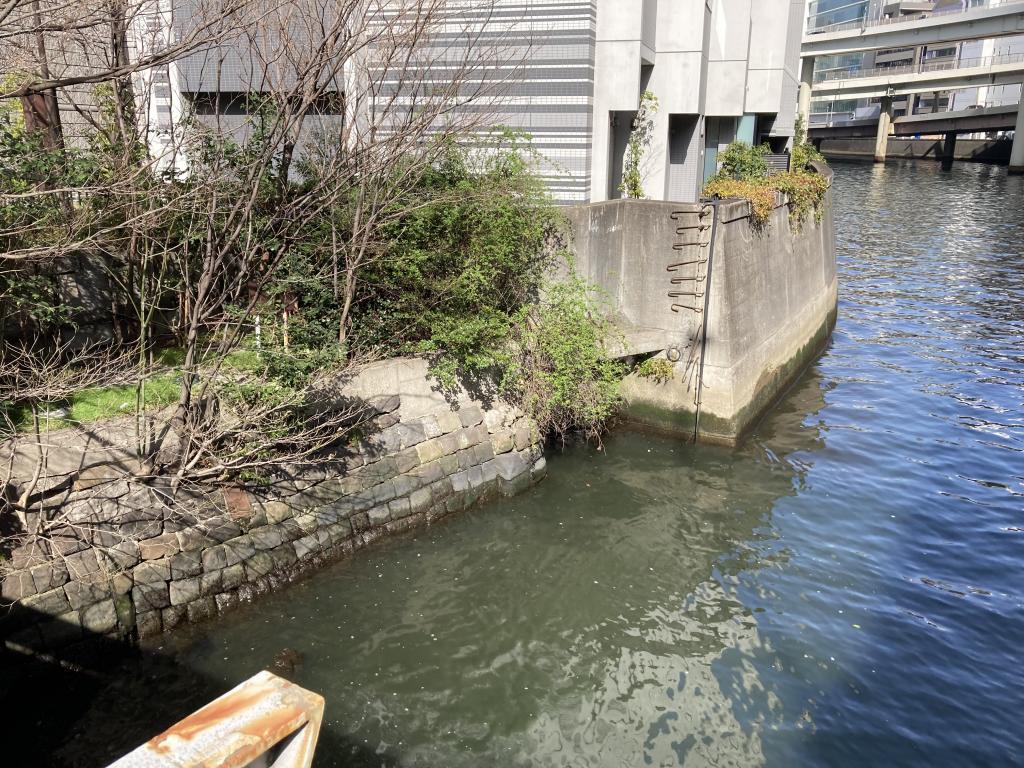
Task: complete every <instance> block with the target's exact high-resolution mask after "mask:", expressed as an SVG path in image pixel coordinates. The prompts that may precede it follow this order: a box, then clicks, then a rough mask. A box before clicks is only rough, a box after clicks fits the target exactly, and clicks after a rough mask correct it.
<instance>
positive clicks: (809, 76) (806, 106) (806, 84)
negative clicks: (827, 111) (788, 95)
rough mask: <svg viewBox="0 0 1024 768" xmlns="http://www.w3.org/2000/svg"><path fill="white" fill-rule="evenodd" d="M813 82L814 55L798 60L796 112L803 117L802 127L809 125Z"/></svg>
mask: <svg viewBox="0 0 1024 768" xmlns="http://www.w3.org/2000/svg"><path fill="white" fill-rule="evenodd" d="M813 84H814V57H813V56H805V57H804V58H803V59H801V60H800V99H799V103H798V106H797V114H798V115H799V116H800V117H802V118H803V119H804V128H805V129H807V128H810V127H811V86H812V85H813Z"/></svg>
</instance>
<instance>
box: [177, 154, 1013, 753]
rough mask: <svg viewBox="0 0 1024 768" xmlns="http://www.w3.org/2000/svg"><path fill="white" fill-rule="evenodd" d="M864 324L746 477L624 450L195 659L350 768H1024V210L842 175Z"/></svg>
mask: <svg viewBox="0 0 1024 768" xmlns="http://www.w3.org/2000/svg"><path fill="white" fill-rule="evenodd" d="M836 190H837V205H838V217H837V232H838V236H839V238H840V241H839V249H840V259H841V265H840V268H841V281H842V282H841V306H840V320H839V325H838V328H837V331H836V335H835V338H834V341H833V344H832V346H831V347H830V349H829V350H828V351H827V352H826V353H825V355H824V356H823V358H822V359H821V360H820V361H819V362H818V363H817V364H816V365H815V366H814V368H813V370H811V371H810V372H809V373H808V374H807V375H806V376H805V377H804V378H803V379H802V380H801V382H800V383H799V384H798V385H797V386H796V387H795V388H794V389H793V391H791V392H790V393H789V394H788V395H787V396H786V398H785V400H784V401H783V402H782V403H781V404H780V405H779V407H778V408H776V409H775V410H774V411H773V412H772V414H771V415H770V416H769V417H768V418H767V419H766V420H765V422H764V423H763V424H762V425H761V426H760V427H759V429H758V430H757V433H756V435H755V436H754V437H753V438H752V439H751V440H750V441H748V443H747V444H746V445H745V446H743V447H742V448H741V449H738V450H735V451H727V450H722V449H715V448H701V449H698V450H693V449H691V448H689V447H687V446H684V445H680V444H677V443H674V442H671V441H668V440H664V439H661V438H654V437H648V436H643V435H635V434H621V435H617V436H616V437H614V438H613V439H611V440H609V442H608V444H607V446H606V450H605V451H604V452H598V451H595V450H593V449H578V450H574V451H570V452H568V453H566V454H564V455H556V456H554V457H552V459H551V464H550V469H551V471H550V475H549V478H548V479H547V480H546V481H545V482H544V483H543V484H542V485H541V486H540V487H539V488H537V489H535V490H533V491H531V492H530V493H528V494H526V495H524V496H522V497H519V498H516V499H513V500H509V501H505V502H502V503H498V504H494V505H491V506H488V507H486V508H483V509H480V510H476V511H474V512H472V513H469V514H465V515H462V516H458V517H456V518H455V519H453V520H451V521H449V522H447V523H444V524H442V525H438V526H435V527H433V528H430V529H427V530H423V531H419V532H415V533H413V534H410V535H408V536H405V537H401V538H397V539H394V540H391V541H389V542H385V543H383V544H382V545H381V546H378V547H376V548H373V549H372V550H371V551H367V552H362V553H360V555H359V556H358V557H356V558H354V559H352V560H351V561H349V562H345V563H342V564H339V565H338V566H336V567H332V568H330V569H328V570H326V571H324V572H322V573H320V574H318V575H317V576H316V577H314V578H312V579H310V580H308V581H306V582H304V583H301V584H298V585H295V586H294V587H293V588H290V589H288V590H286V591H285V592H281V593H279V594H276V595H273V596H270V597H268V598H265V599H263V600H262V601H261V602H260V603H259V605H254V606H249V607H247V608H245V609H243V610H241V611H239V612H237V613H235V614H232V615H229V616H227V617H225V618H224V619H223V620H221V621H220V622H218V623H216V624H213V625H209V626H204V627H201V628H200V629H199V630H197V631H196V632H195V633H194V634H192V635H179V636H176V637H175V638H173V641H172V642H171V644H170V648H168V649H167V650H170V651H172V652H174V653H176V654H177V655H178V658H179V659H180V662H181V663H182V664H183V665H185V666H187V667H189V668H191V670H192V671H193V672H194V673H196V674H199V675H202V676H204V677H212V678H215V679H217V680H220V681H222V682H223V685H224V686H225V687H227V686H229V685H232V684H234V683H235V682H236V681H237V680H239V679H240V678H243V677H245V676H247V675H249V674H252V673H253V672H255V671H256V670H258V669H260V668H262V667H264V666H266V665H267V664H268V663H269V662H270V660H271V659H273V657H274V656H275V654H276V653H277V652H278V651H279V650H280V649H281V648H283V647H288V648H294V649H296V650H298V651H300V652H301V653H302V654H303V657H304V661H303V663H302V664H301V665H300V666H299V667H298V668H297V669H296V671H295V674H294V677H296V679H298V680H299V681H300V682H301V683H302V684H304V685H307V686H309V687H311V688H313V689H316V690H319V691H322V692H323V693H324V694H325V696H326V697H327V701H328V712H327V718H328V721H327V723H326V724H325V735H324V742H323V747H322V748H321V749H320V750H319V752H318V756H317V765H319V766H322V767H326V766H371V765H372V766H377V765H402V766H436V767H438V768H441V767H444V766H492V765H523V766H525V765H531V766H638V765H653V766H676V765H687V766H703V765H709V766H711V765H713V766H757V765H771V766H795V765H850V766H863V765H899V766H903V765H920V766H929V768H932V767H934V766H943V765H948V766H963V765H972V766H975V765H992V766H1003V765H1011V764H1024V728H1021V727H1020V723H1019V717H1020V709H1021V705H1022V704H1024V694H1022V690H1024V667H1022V665H1021V649H1022V648H1024V605H1022V603H1024V569H1022V567H1021V563H1022V562H1024V511H1022V510H1024V504H1022V496H1024V407H1022V406H1024V345H1022V342H1021V339H1022V338H1024V264H1022V257H1024V253H1022V249H1024V246H1022V243H1024V180H1021V179H1008V178H1007V177H1006V175H1005V171H1004V170H1003V169H997V168H988V167H984V166H957V167H956V168H955V169H954V171H953V172H952V173H946V174H943V173H942V172H940V171H939V169H938V167H937V166H931V165H928V164H921V165H912V164H906V165H899V164H890V165H887V166H885V167H881V166H872V165H842V166H839V167H838V169H837V177H836Z"/></svg>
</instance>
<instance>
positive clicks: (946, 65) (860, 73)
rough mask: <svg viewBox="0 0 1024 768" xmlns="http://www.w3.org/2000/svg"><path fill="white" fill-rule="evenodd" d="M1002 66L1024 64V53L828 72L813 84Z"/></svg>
mask: <svg viewBox="0 0 1024 768" xmlns="http://www.w3.org/2000/svg"><path fill="white" fill-rule="evenodd" d="M1002 64H1024V53H1006V54H1002V55H1000V56H979V57H976V58H969V59H951V60H945V61H932V62H929V61H923V62H916V63H914V64H902V65H900V66H896V67H874V68H872V69H857V68H855V67H851V68H850V69H842V70H834V69H831V70H828V71H827V72H816V73H815V74H814V82H815V83H830V82H834V81H836V80H859V79H862V78H867V77H898V76H901V75H917V74H926V73H928V72H945V71H949V70H955V69H981V68H986V67H995V66H999V65H1002Z"/></svg>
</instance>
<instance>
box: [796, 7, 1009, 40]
mask: <svg viewBox="0 0 1024 768" xmlns="http://www.w3.org/2000/svg"><path fill="white" fill-rule="evenodd" d="M1006 5H1024V2H1022V0H974V1H973V2H971V4H970V5H969V6H968V7H967V8H964V7H963V6H961V7H956V6H954V7H951V8H939V9H937V10H934V11H928V12H922V13H911V14H907V15H906V16H889V17H884V16H883V17H880V18H874V19H869V18H867V17H866V16H865V17H864V18H862V19H857V20H856V21H840V22H837V23H835V24H823V25H821V26H811V25H810V24H808V26H807V34H808V35H822V34H826V33H828V32H845V31H847V30H853V29H870V28H872V27H884V26H887V25H889V24H906V23H908V22H912V21H921V20H922V19H932V18H935V17H936V16H948V15H951V14H954V13H967V12H968V11H974V10H977V9H978V8H999V7H1002V6H1006Z"/></svg>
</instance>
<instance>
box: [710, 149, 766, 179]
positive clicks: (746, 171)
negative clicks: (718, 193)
mask: <svg viewBox="0 0 1024 768" xmlns="http://www.w3.org/2000/svg"><path fill="white" fill-rule="evenodd" d="M769 152H771V148H770V147H769V146H768V145H767V144H762V145H760V146H758V147H752V146H750V145H749V144H747V143H746V142H745V141H734V142H732V143H731V144H730V145H729V146H728V147H726V148H725V149H723V150H722V152H721V154H719V155H718V163H719V169H718V173H717V174H715V175H716V176H718V177H720V178H726V179H738V180H741V181H754V180H755V179H763V178H765V177H766V176H767V175H768V163H767V162H766V161H765V159H764V156H765V155H767V154H768V153H769Z"/></svg>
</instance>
